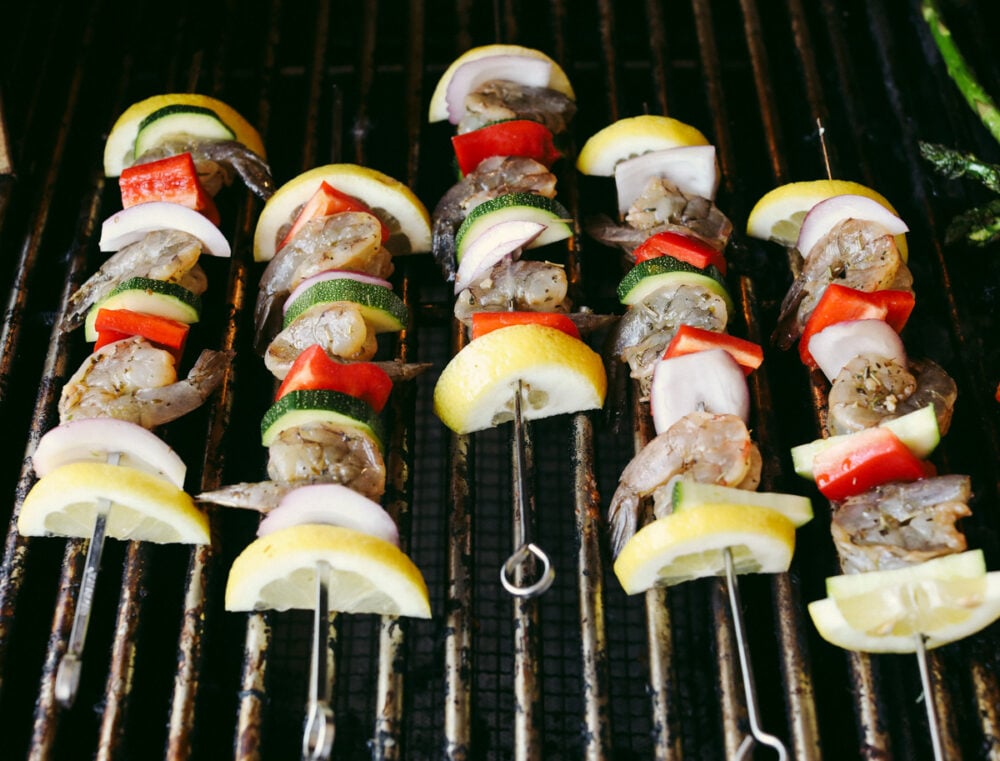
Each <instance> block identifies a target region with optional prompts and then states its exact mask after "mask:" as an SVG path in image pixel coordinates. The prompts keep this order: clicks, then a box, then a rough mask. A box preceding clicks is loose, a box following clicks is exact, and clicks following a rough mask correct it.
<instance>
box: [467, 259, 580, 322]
mask: <svg viewBox="0 0 1000 761" xmlns="http://www.w3.org/2000/svg"><path fill="white" fill-rule="evenodd" d="M568 289H569V282H568V281H567V280H566V272H565V270H564V269H563V268H562V267H560V266H559V265H558V264H552V263H550V262H536V261H530V260H527V259H518V260H517V261H514V262H512V261H511V260H510V257H505V258H504V259H503V260H502V261H500V262H499V263H497V264H496V265H495V266H494V267H493V268H492V269H491V270H490V271H489V272H488V273H487V274H486V275H484V276H483V277H481V278H479V279H478V281H477V282H475V283H473V284H472V285H470V286H469V287H468V288H466V289H465V290H463V291H462V292H461V293H459V294H458V296H457V297H456V299H455V317H456V318H458V319H459V320H462V321H463V322H464V321H467V320H470V319H472V314H473V312H496V311H505V310H508V309H511V305H513V308H514V309H515V310H518V311H523V312H567V311H569V302H568V301H567V299H566V293H567V291H568Z"/></svg>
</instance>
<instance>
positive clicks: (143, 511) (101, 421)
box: [18, 94, 272, 707]
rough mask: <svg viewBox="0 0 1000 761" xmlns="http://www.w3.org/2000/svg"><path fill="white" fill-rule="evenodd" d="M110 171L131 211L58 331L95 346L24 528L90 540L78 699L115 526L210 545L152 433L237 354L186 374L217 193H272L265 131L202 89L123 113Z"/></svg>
mask: <svg viewBox="0 0 1000 761" xmlns="http://www.w3.org/2000/svg"><path fill="white" fill-rule="evenodd" d="M104 169H105V174H106V175H107V176H108V177H117V178H118V185H119V188H120V191H121V202H122V206H123V208H122V210H121V211H118V212H117V213H115V214H113V215H112V216H110V217H109V218H107V219H106V220H105V221H104V224H103V226H102V228H101V237H100V242H99V248H100V250H101V251H102V252H108V253H110V256H109V257H108V258H107V260H106V261H105V262H104V263H103V264H102V265H101V266H100V267H99V269H98V270H97V271H96V272H95V273H94V274H93V275H92V276H91V277H90V278H89V279H87V280H86V281H85V282H84V283H83V284H82V285H81V286H80V287H79V288H78V289H77V290H76V291H75V292H74V293H73V294H72V296H71V297H70V299H69V301H68V305H67V308H66V310H65V311H64V313H63V316H62V319H61V322H60V325H59V327H60V329H61V330H63V331H71V330H75V329H77V328H81V327H82V328H83V333H84V337H85V339H86V340H87V341H88V342H92V343H93V344H94V346H93V351H92V353H91V354H90V355H89V356H88V357H87V358H86V359H85V360H84V362H83V364H82V365H81V366H80V368H79V369H78V370H77V371H76V372H75V373H74V374H73V375H72V377H70V378H69V380H68V381H67V382H66V383H65V385H64V386H63V388H62V392H61V395H60V399H59V407H58V409H59V421H60V422H59V425H57V426H56V427H54V428H52V429H50V430H49V431H48V432H47V433H46V434H45V435H44V436H43V437H42V438H41V439H40V441H39V444H38V447H37V449H36V450H35V452H34V453H33V455H32V465H33V468H34V471H35V474H36V476H37V477H38V478H37V481H36V482H35V484H34V485H33V487H32V488H31V490H30V491H29V492H28V494H27V496H26V498H25V500H24V503H23V505H22V506H21V510H20V513H19V516H18V530H19V531H20V532H21V533H22V534H24V535H29V536H31V535H44V534H57V535H60V536H68V537H77V538H89V539H90V542H89V544H88V547H87V557H86V563H85V571H84V576H83V580H82V583H81V586H80V591H79V596H78V599H77V604H76V607H75V611H74V618H73V625H72V630H71V633H70V639H69V643H68V645H67V648H66V652H65V655H64V656H63V657H62V659H61V661H60V663H59V668H58V671H57V673H56V682H55V694H56V699H57V700H58V701H59V702H60V703H61V704H62V705H64V706H67V707H68V706H69V705H71V704H72V703H73V701H74V699H75V696H76V693H77V688H78V685H79V679H80V672H81V667H82V663H81V658H82V654H83V646H84V642H85V638H86V632H87V626H88V622H89V618H90V608H91V603H92V600H93V592H94V586H95V584H96V580H97V574H98V571H99V569H100V559H101V554H102V550H103V547H104V539H105V537H107V536H110V537H113V538H116V539H128V540H137V541H151V542H159V543H172V542H183V543H191V544H207V543H209V541H210V540H209V526H208V519H207V517H206V516H205V514H204V513H202V512H201V511H200V510H199V509H198V508H197V507H196V506H195V504H194V501H193V500H192V499H191V497H190V496H189V495H188V494H187V492H185V491H184V479H185V474H186V467H185V465H184V462H183V461H182V460H181V458H180V457H179V456H178V455H177V453H176V452H175V451H174V450H173V449H171V448H170V447H169V446H168V445H167V444H166V443H165V442H164V441H163V440H162V439H161V438H160V437H159V436H158V435H157V434H156V433H154V432H153V431H154V429H156V428H158V427H160V426H162V425H164V424H166V423H169V422H171V421H173V420H176V419H178V418H180V417H181V416H183V415H186V414H188V413H189V412H192V411H193V410H195V409H196V408H198V407H199V406H200V405H202V404H203V403H204V402H205V401H206V399H207V398H208V397H209V395H210V394H211V393H212V392H213V391H214V390H215V389H216V388H217V387H218V386H219V384H220V383H221V382H222V380H223V378H224V377H225V374H226V373H227V372H228V369H229V365H230V361H231V358H232V352H231V351H215V350H211V349H205V350H204V351H202V352H201V354H200V355H199V356H198V358H197V359H196V361H195V362H194V363H193V365H192V366H191V368H190V370H189V372H188V374H187V375H186V377H184V378H182V379H178V369H179V368H180V367H181V366H182V365H183V364H184V362H185V361H186V360H185V355H184V349H185V346H186V344H187V339H188V334H189V330H190V327H191V325H192V324H194V323H197V322H198V321H199V319H200V316H201V302H202V296H203V294H204V293H205V292H206V290H207V288H208V278H207V276H206V274H205V271H204V269H203V268H202V267H201V265H200V264H199V261H200V258H201V256H202V255H208V256H215V257H229V256H230V246H229V243H228V241H227V240H226V239H225V237H224V236H223V234H222V233H221V231H220V230H219V228H218V223H219V221H220V219H219V212H218V208H217V207H216V204H215V201H214V196H215V195H216V194H217V193H218V192H219V191H220V190H221V189H222V188H223V187H225V186H226V185H229V184H231V183H232V182H233V180H234V179H235V177H236V176H237V175H239V176H240V177H242V178H243V179H244V180H245V181H246V184H247V185H248V186H250V187H251V188H252V189H253V190H254V191H255V192H257V193H258V194H260V195H261V196H262V197H267V196H268V195H269V194H270V192H271V186H272V183H271V179H270V173H269V170H268V168H267V164H266V163H265V154H264V149H263V145H262V144H261V140H260V136H259V135H258V134H257V132H256V130H255V129H254V128H253V127H252V126H251V125H250V124H248V123H247V122H246V120H245V119H244V118H243V117H242V116H240V115H239V114H238V113H236V112H235V111H234V110H233V109H232V108H230V107H229V106H228V105H226V104H225V103H222V102H221V101H218V100H215V99H213V98H208V97H205V96H201V95H192V94H168V95H158V96H153V97H151V98H147V99H145V100H142V101H140V102H138V103H136V104H134V105H133V106H131V107H130V108H129V109H127V110H126V111H125V112H124V113H123V114H122V115H121V116H120V117H119V118H118V120H117V121H116V123H115V124H114V126H113V128H112V130H111V132H110V133H109V136H108V140H107V143H106V146H105V154H104Z"/></svg>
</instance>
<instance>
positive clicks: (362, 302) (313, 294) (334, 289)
mask: <svg viewBox="0 0 1000 761" xmlns="http://www.w3.org/2000/svg"><path fill="white" fill-rule="evenodd" d="M334 301H353V302H355V303H356V304H358V306H359V307H360V308H361V311H362V313H363V314H364V316H365V320H367V322H368V324H369V325H371V326H372V328H373V329H374V330H375V332H376V333H387V332H391V331H396V330H402V329H403V328H405V327H406V322H407V319H408V318H409V310H407V308H406V304H404V303H403V301H402V299H400V298H399V296H397V295H396V294H395V293H393V292H392V290H390V289H389V288H385V287H384V286H381V285H374V284H372V283H363V282H361V281H359V280H354V279H352V278H348V277H344V278H334V279H331V280H320V281H319V282H318V283H316V284H315V285H312V286H310V287H309V288H307V289H306V290H304V291H303V292H302V293H301V294H300V295H299V296H297V297H296V298H295V300H294V301H292V303H290V304H289V305H288V308H287V309H286V310H285V319H284V323H283V327H285V328H287V327H288V326H289V325H291V324H292V323H293V322H294V321H295V320H296V318H298V317H299V316H300V315H301V314H302V313H303V312H305V311H306V310H307V309H310V308H311V307H314V306H316V305H317V304H327V303H330V302H334Z"/></svg>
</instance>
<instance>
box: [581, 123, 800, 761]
mask: <svg viewBox="0 0 1000 761" xmlns="http://www.w3.org/2000/svg"><path fill="white" fill-rule="evenodd" d="M625 146H627V147H625ZM692 147H698V148H699V150H705V149H707V148H710V146H708V141H707V139H706V138H705V137H704V135H702V134H701V133H700V132H698V131H697V130H694V129H693V128H691V127H689V126H688V125H685V124H683V123H681V122H678V121H676V120H673V119H669V118H666V117H656V116H650V115H646V116H642V117H635V118H633V119H623V120H620V121H619V122H616V123H615V124H613V125H611V126H609V127H607V128H605V129H604V130H602V131H601V132H599V133H597V134H596V135H594V136H593V137H592V138H590V140H589V141H588V142H587V144H585V145H584V148H583V150H582V151H581V155H580V161H579V162H578V167H579V168H580V169H581V171H583V172H584V173H587V174H595V175H603V176H612V175H614V177H615V180H616V185H619V197H620V199H621V198H622V197H624V198H626V199H628V198H639V199H642V200H641V201H633V202H631V206H630V205H629V203H628V202H626V203H624V204H622V203H620V204H619V214H620V216H621V218H622V219H623V220H624V222H625V224H624V225H619V224H617V223H614V222H598V223H593V222H592V223H591V224H590V225H589V226H588V231H589V232H591V235H592V236H594V237H596V238H597V239H598V240H599V241H601V242H604V243H606V244H608V245H614V246H617V247H620V248H622V249H623V251H624V253H625V255H626V258H627V259H628V260H630V261H634V262H635V266H634V267H633V268H632V270H631V271H630V272H629V273H628V274H627V275H626V277H625V278H624V279H623V280H622V282H621V284H620V286H619V290H618V293H619V297H620V299H621V300H622V302H623V303H625V304H626V305H627V308H628V310H629V311H628V312H627V316H626V317H625V318H623V321H622V322H620V323H619V329H618V338H617V340H616V341H615V343H614V346H613V350H614V352H615V354H617V355H618V358H619V359H621V360H623V361H627V362H628V364H629V366H630V369H631V371H632V372H631V374H632V377H633V378H634V379H635V380H636V381H638V391H639V396H640V400H639V403H641V402H642V400H643V399H645V398H647V397H648V398H649V404H650V412H651V413H652V415H653V419H654V425H655V429H656V431H657V433H658V435H657V437H656V438H654V439H652V440H651V441H649V442H647V443H646V444H645V445H644V446H643V448H642V449H641V450H640V451H639V452H638V453H637V455H636V457H635V458H634V459H633V460H632V462H631V463H630V464H629V465H628V466H627V468H626V469H625V471H624V472H623V474H622V477H621V480H620V483H619V488H618V490H617V491H616V493H615V495H614V496H613V497H612V502H611V507H610V509H609V522H610V523H611V524H612V529H613V537H612V542H613V545H614V547H615V550H616V552H617V554H618V558H617V561H616V563H615V572H616V575H617V576H618V578H619V581H620V582H621V583H622V586H623V588H624V589H625V591H626V592H627V593H629V594H634V593H637V592H644V591H647V590H650V589H652V588H653V587H657V586H669V585H672V584H677V583H680V582H683V581H686V580H689V579H693V578H698V577H702V576H712V575H722V576H723V577H724V578H725V584H726V588H727V592H728V595H727V598H728V602H729V608H730V613H731V616H732V619H733V633H734V635H735V639H736V644H737V650H738V654H739V664H740V672H741V676H742V681H743V685H744V693H745V699H746V701H747V711H748V718H749V734H747V735H746V736H745V737H744V738H743V740H742V742H741V743H740V745H739V748H738V749H737V756H738V757H744V756H745V755H746V754H747V753H749V752H750V751H751V749H752V748H753V746H754V745H755V744H762V745H766V746H769V747H771V748H773V749H774V750H776V751H777V752H778V754H779V757H780V758H783V759H784V758H787V757H788V752H787V749H786V748H785V745H784V743H783V742H782V741H781V740H779V739H778V738H777V737H775V736H774V735H771V734H769V733H767V732H765V731H764V730H763V729H762V728H761V726H760V722H759V717H758V710H757V703H756V688H755V684H754V678H753V671H752V666H751V662H750V658H749V649H748V646H747V641H746V634H745V628H744V625H743V616H742V609H741V606H740V599H739V583H738V574H739V573H746V572H753V571H757V572H780V571H785V570H787V569H788V564H789V562H790V560H791V552H792V548H793V546H794V527H795V525H796V524H797V523H801V522H803V521H804V520H808V519H809V518H811V514H812V511H811V508H809V506H808V501H807V500H806V501H805V505H802V504H801V502H799V501H797V500H794V499H789V495H774V494H761V493H755V492H754V491H753V490H754V489H756V487H757V485H758V483H759V479H760V475H759V473H760V469H759V454H756V455H755V453H756V448H755V445H753V444H752V442H751V441H750V439H749V434H748V432H747V430H746V427H745V426H746V422H747V421H748V419H749V397H748V393H747V390H746V381H745V375H746V374H747V373H749V372H751V371H752V369H753V368H755V367H756V366H758V365H759V364H760V361H761V360H762V358H763V355H762V353H760V350H759V347H754V346H752V345H750V344H749V342H742V341H740V340H739V339H734V338H731V337H727V336H726V335H725V330H726V324H727V322H728V315H729V313H730V312H731V310H732V300H731V299H730V298H729V296H728V293H727V292H726V290H725V284H724V281H723V279H722V274H721V273H722V272H723V271H725V270H724V266H725V264H724V258H722V250H723V249H724V247H725V245H726V242H727V239H728V235H729V231H730V229H731V225H730V224H729V223H728V220H726V219H725V217H724V216H723V215H722V214H721V212H718V210H716V209H715V208H714V188H715V187H717V185H718V175H717V172H718V170H717V168H716V166H715V163H714V149H711V151H712V153H711V154H710V155H711V156H712V161H711V162H710V163H709V164H708V165H703V164H701V163H697V164H696V165H695V166H696V168H694V169H692V165H691V164H689V163H688V162H689V161H690V154H689V153H688V151H689V150H690V149H691V148H692ZM699 155H700V154H699ZM706 155H709V154H706ZM626 164H627V165H628V167H629V169H628V172H627V173H626V172H624V171H622V169H621V168H622V167H623V166H625V165H626ZM675 167H684V171H678V170H677V169H675ZM623 182H628V183H630V184H638V186H639V189H638V190H635V189H633V190H630V191H628V192H626V193H623V190H622V187H621V184H622V183H623ZM706 193H707V194H708V197H706ZM671 209H673V211H665V210H671ZM695 209H697V211H694V210H695ZM650 210H655V211H652V212H651V211H650ZM688 210H691V220H690V224H688V220H687V214H688V213H689V212H688ZM677 257H683V259H679V258H677ZM696 294H697V296H698V297H700V299H701V302H700V303H701V304H705V303H710V304H713V306H712V307H709V308H708V309H706V308H704V307H703V306H698V307H686V308H685V307H683V306H681V305H684V304H686V303H692V304H698V303H699V302H698V301H697V300H696V299H695V298H692V297H693V296H695V295H696ZM685 299H687V302H686V301H685ZM710 299H714V300H715V301H711V300H710ZM651 304H655V305H656V306H655V307H651V306H647V305H651ZM654 309H659V310H662V312H663V314H664V315H668V316H667V317H665V318H664V319H661V320H655V319H649V320H647V321H644V322H640V321H639V320H637V319H636V318H635V315H643V314H644V312H649V311H653V310H654ZM633 325H634V327H633ZM716 335H718V336H719V338H717V339H713V338H712V336H716ZM685 344H686V345H689V346H690V348H687V349H680V347H681V346H683V345H685ZM675 347H677V348H675ZM664 349H665V351H664ZM750 349H754V350H750ZM688 352H693V353H688ZM661 355H662V356H661ZM678 355H679V356H678ZM743 363H745V364H743ZM741 365H742V371H741ZM735 442H739V443H738V444H737V443H735ZM723 452H725V453H726V454H723ZM753 456H756V458H757V463H756V467H754V466H753V464H752V462H753ZM720 483H721V484H724V486H718V485H716V484H720ZM733 487H739V488H733ZM699 489H701V490H704V495H703V496H702V497H700V498H699V497H695V498H694V499H687V500H686V501H685V494H686V493H689V492H697V490H699ZM745 490H750V491H745ZM649 495H652V496H653V497H654V501H655V504H656V508H655V512H656V515H657V516H658V517H657V518H656V519H655V520H654V521H653V522H651V523H649V524H647V525H646V526H645V527H643V528H642V529H640V530H638V531H636V530H635V526H636V523H637V522H638V513H639V505H640V500H641V499H642V498H643V497H645V496H649ZM743 495H746V496H743ZM789 504H792V505H793V506H794V509H795V512H794V513H791V514H789V513H785V512H779V511H781V510H783V509H787V506H788V505H789ZM661 509H662V512H661ZM793 516H795V517H794V519H793ZM737 555H738V556H739V557H738V558H737Z"/></svg>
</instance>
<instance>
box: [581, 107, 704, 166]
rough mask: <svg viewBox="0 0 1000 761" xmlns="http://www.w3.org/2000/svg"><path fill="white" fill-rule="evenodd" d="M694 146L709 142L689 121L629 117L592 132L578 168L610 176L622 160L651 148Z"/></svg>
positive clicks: (648, 150)
mask: <svg viewBox="0 0 1000 761" xmlns="http://www.w3.org/2000/svg"><path fill="white" fill-rule="evenodd" d="M694 145H709V142H708V138H707V137H705V136H704V135H703V134H702V133H701V132H700V131H699V130H698V129H696V128H695V127H692V126H691V125H690V124H685V123H684V122H682V121H678V120H677V119H673V118H671V117H669V116H657V115H654V114H642V115H641V116H630V117H627V118H625V119H619V120H618V121H616V122H614V123H613V124H609V125H608V126H607V127H605V128H604V129H602V130H600V131H599V132H596V133H595V134H593V135H591V137H590V138H589V139H588V140H587V142H585V143H584V144H583V148H582V149H580V155H579V156H577V159H576V168H577V169H579V170H580V171H581V172H583V173H584V174H589V175H597V176H599V177H610V176H611V175H613V174H614V173H615V165H616V164H617V163H618V162H619V161H624V160H625V159H628V158H631V157H633V156H639V155H641V154H643V153H649V152H650V151H660V150H664V149H666V148H684V147H689V146H694Z"/></svg>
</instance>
